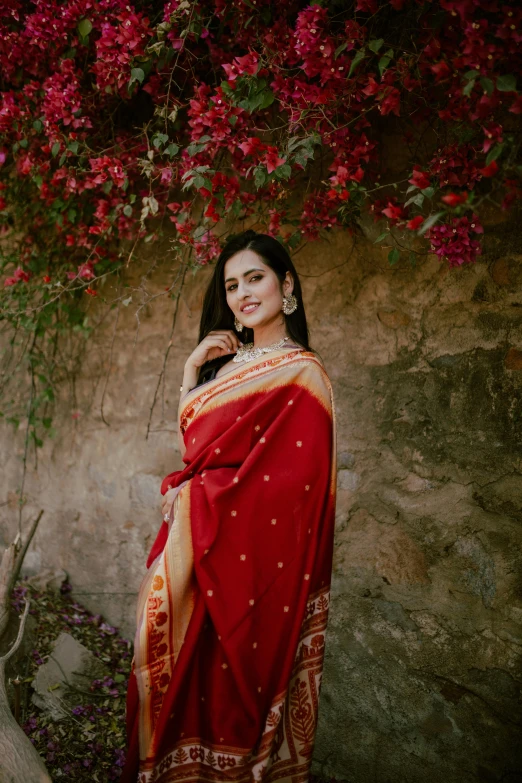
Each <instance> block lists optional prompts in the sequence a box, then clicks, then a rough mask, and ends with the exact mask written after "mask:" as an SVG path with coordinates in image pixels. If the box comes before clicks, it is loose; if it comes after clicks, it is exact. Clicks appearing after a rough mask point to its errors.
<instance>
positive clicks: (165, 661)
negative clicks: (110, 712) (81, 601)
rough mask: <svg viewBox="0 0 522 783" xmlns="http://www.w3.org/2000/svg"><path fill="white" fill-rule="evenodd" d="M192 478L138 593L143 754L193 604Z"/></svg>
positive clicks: (151, 743) (151, 747)
mask: <svg viewBox="0 0 522 783" xmlns="http://www.w3.org/2000/svg"><path fill="white" fill-rule="evenodd" d="M189 487H190V482H189V483H188V484H187V485H186V486H185V487H183V489H182V490H181V491H180V492H179V494H178V495H177V497H176V499H175V501H174V504H173V508H172V512H171V520H172V521H171V523H170V528H169V533H168V538H167V542H166V545H165V548H164V550H163V552H162V553H161V555H159V557H157V558H156V560H155V561H154V562H153V563H152V565H151V566H150V568H149V569H148V571H147V574H146V575H145V578H144V580H143V583H142V586H141V588H140V592H139V596H138V606H137V631H136V640H135V660H134V666H135V669H134V671H135V675H136V681H137V685H138V692H139V701H140V709H139V738H140V758H142V759H144V758H146V757H147V756H149V755H151V754H152V753H154V751H155V747H156V738H155V736H154V728H155V725H156V721H157V718H158V715H159V713H160V710H161V706H162V703H163V699H164V696H165V693H166V692H167V689H168V686H169V682H170V680H171V677H172V672H173V669H174V666H175V663H176V660H177V658H178V655H179V651H180V648H181V645H182V644H183V640H184V638H185V634H186V631H187V628H188V624H189V621H190V618H191V615H192V610H193V608H194V594H195V582H194V580H195V576H194V558H193V552H192V534H191V527H190V490H189Z"/></svg>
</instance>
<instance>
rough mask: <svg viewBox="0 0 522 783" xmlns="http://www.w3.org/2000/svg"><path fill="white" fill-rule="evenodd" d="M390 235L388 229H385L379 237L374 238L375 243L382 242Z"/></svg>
mask: <svg viewBox="0 0 522 783" xmlns="http://www.w3.org/2000/svg"><path fill="white" fill-rule="evenodd" d="M387 236H388V231H383V232H382V234H379V236H378V237H377V239H375V240H374V242H373V244H374V245H376V244H377V243H378V242H382V240H383V239H386V237H387Z"/></svg>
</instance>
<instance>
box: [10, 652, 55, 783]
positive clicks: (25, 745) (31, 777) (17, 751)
mask: <svg viewBox="0 0 522 783" xmlns="http://www.w3.org/2000/svg"><path fill="white" fill-rule="evenodd" d="M0 783H51V778H50V777H49V775H48V774H47V770H46V769H45V766H44V763H43V761H42V759H41V758H40V756H39V755H38V753H37V752H36V750H35V749H34V747H33V745H32V743H31V741H30V740H29V738H28V737H26V735H25V734H24V732H23V731H22V729H21V728H20V726H19V725H18V723H17V722H16V721H15V719H14V718H13V715H12V713H11V710H10V709H9V702H8V700H7V692H6V689H5V664H4V662H3V661H2V662H1V663H0Z"/></svg>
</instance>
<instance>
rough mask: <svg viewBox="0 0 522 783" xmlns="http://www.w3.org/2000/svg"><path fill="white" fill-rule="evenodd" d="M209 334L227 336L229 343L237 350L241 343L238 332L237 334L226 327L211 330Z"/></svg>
mask: <svg viewBox="0 0 522 783" xmlns="http://www.w3.org/2000/svg"><path fill="white" fill-rule="evenodd" d="M209 335H216V337H223V338H225V340H226V341H227V343H228V345H229V346H230V348H231V349H232V350H233V351H237V349H238V347H239V345H240V341H239V338H238V336H237V334H235V332H233V331H231V330H230V329H224V330H218V329H216V331H214V332H210V333H209Z"/></svg>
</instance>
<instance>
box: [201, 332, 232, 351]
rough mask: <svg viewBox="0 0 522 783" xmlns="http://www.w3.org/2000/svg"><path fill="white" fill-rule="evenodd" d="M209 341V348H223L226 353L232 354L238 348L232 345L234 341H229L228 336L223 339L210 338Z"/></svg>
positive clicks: (218, 337) (219, 337)
mask: <svg viewBox="0 0 522 783" xmlns="http://www.w3.org/2000/svg"><path fill="white" fill-rule="evenodd" d="M207 339H208V343H207V345H208V347H209V348H221V349H222V350H223V351H224V352H225V353H231V352H234V351H235V350H236V348H235V347H234V345H233V343H232V340H230V339H228V340H227V338H226V336H223V337H221V336H218V335H215V336H212V337H210V336H209V337H208V338H207Z"/></svg>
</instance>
